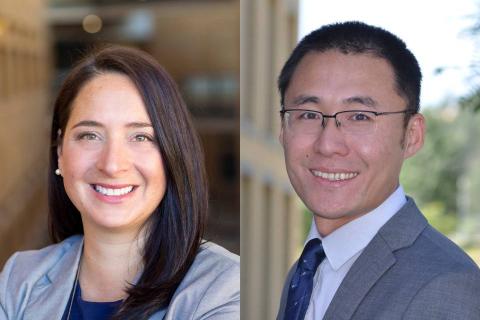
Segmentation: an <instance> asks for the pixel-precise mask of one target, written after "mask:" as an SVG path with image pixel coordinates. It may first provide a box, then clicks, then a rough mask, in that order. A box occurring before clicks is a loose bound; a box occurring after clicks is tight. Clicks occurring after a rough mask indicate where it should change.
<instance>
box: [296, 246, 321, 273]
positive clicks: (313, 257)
mask: <svg viewBox="0 0 480 320" xmlns="http://www.w3.org/2000/svg"><path fill="white" fill-rule="evenodd" d="M324 258H325V252H324V251H323V246H322V241H320V239H312V240H310V241H308V242H307V244H306V245H305V248H304V249H303V252H302V255H301V256H300V260H299V263H300V264H301V266H302V267H303V268H304V269H306V270H309V271H315V270H316V269H317V268H318V265H319V264H320V262H322V260H323V259H324Z"/></svg>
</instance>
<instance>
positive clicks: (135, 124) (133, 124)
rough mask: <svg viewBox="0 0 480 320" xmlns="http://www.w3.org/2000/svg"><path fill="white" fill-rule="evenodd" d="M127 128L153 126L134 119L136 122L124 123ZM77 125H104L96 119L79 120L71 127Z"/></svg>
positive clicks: (101, 126)
mask: <svg viewBox="0 0 480 320" xmlns="http://www.w3.org/2000/svg"><path fill="white" fill-rule="evenodd" d="M125 126H126V127H127V128H153V126H152V124H151V123H149V122H141V121H138V122H137V121H136V122H129V123H127V124H126V125H125ZM77 127H100V128H103V127H105V126H104V125H103V124H101V123H100V122H98V121H94V120H82V121H80V122H78V123H77V124H75V125H74V126H73V127H72V129H73V128H77Z"/></svg>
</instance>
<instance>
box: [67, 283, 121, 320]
mask: <svg viewBox="0 0 480 320" xmlns="http://www.w3.org/2000/svg"><path fill="white" fill-rule="evenodd" d="M121 304H122V300H118V301H113V302H91V301H84V300H83V299H82V289H80V285H79V284H78V283H77V289H76V290H75V296H74V297H73V304H72V311H71V312H70V319H69V320H87V319H88V320H107V319H110V318H111V317H112V315H113V314H115V312H116V311H117V310H118V308H119V307H120V305H121ZM69 308H70V299H69V300H68V303H67V307H66V308H65V312H64V313H63V317H62V320H67V316H68V309H69Z"/></svg>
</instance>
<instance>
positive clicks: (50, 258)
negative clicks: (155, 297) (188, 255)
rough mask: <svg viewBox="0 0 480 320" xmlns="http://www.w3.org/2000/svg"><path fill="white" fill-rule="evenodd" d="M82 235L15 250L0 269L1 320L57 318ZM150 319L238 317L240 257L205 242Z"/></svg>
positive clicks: (65, 298) (67, 293) (66, 296)
mask: <svg viewBox="0 0 480 320" xmlns="http://www.w3.org/2000/svg"><path fill="white" fill-rule="evenodd" d="M82 244H83V237H81V236H73V237H70V238H68V239H66V240H65V241H63V242H61V243H59V244H56V245H52V246H48V247H46V248H44V249H42V250H35V251H25V252H17V253H15V254H14V255H13V256H12V257H11V258H10V259H9V260H8V261H7V263H6V264H5V267H4V269H3V271H2V273H1V274H0V320H4V319H9V320H43V319H48V320H52V319H54V320H55V319H61V318H62V315H63V313H64V311H65V308H66V305H67V302H68V299H69V296H70V292H71V290H72V286H73V283H74V279H75V273H76V269H77V266H78V263H79V260H80V255H81V248H82ZM150 319H151V320H160V319H164V320H174V319H175V320H187V319H189V320H193V319H209V320H214V319H215V320H223V319H226V320H230V319H231V320H237V319H240V262H239V257H238V256H237V255H234V254H233V253H230V252H228V251H227V250H225V249H223V248H222V247H220V246H218V245H215V244H213V243H207V244H203V245H202V246H201V249H200V251H199V253H198V254H197V256H196V258H195V260H194V262H193V264H192V266H191V267H190V269H189V270H188V272H187V274H186V275H185V277H184V279H183V281H182V282H181V283H180V285H179V286H178V288H177V290H176V291H175V294H174V296H173V298H172V300H171V302H170V305H169V306H168V308H167V309H165V310H159V311H158V312H156V313H155V314H154V315H153V316H152V317H151V318H150Z"/></svg>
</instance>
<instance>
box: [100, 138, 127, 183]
mask: <svg viewBox="0 0 480 320" xmlns="http://www.w3.org/2000/svg"><path fill="white" fill-rule="evenodd" d="M129 153H130V152H129V149H128V142H124V141H121V140H119V139H110V140H107V141H106V142H105V144H104V146H103V149H102V151H101V152H100V154H99V158H98V159H97V169H98V170H100V171H102V172H103V173H105V174H106V175H108V176H116V175H118V174H119V173H122V172H124V171H127V170H128V169H129V168H130V165H131V159H130V155H129Z"/></svg>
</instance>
